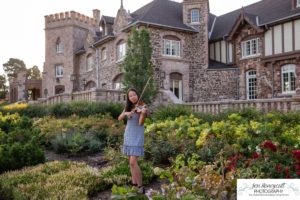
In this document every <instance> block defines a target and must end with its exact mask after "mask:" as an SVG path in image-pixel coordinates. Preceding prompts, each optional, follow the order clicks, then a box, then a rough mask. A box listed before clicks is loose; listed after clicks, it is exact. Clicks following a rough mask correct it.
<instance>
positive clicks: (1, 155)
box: [0, 114, 45, 172]
mask: <svg viewBox="0 0 300 200" xmlns="http://www.w3.org/2000/svg"><path fill="white" fill-rule="evenodd" d="M0 128H1V129H0V130H1V131H0V172H3V171H7V170H14V169H20V168H22V167H24V166H29V165H36V164H38V163H41V162H44V161H45V156H44V152H43V151H42V149H41V148H40V145H39V140H38V135H39V131H38V130H37V129H34V128H33V126H32V120H31V119H29V118H28V117H20V116H19V115H18V114H13V115H9V114H8V115H5V116H2V114H1V116H0Z"/></svg>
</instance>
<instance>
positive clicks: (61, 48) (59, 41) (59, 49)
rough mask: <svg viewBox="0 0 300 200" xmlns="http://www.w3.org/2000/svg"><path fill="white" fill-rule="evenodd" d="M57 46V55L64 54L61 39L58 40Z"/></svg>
mask: <svg viewBox="0 0 300 200" xmlns="http://www.w3.org/2000/svg"><path fill="white" fill-rule="evenodd" d="M55 46H56V53H57V54H60V53H62V52H63V46H62V42H61V40H60V38H58V39H57V40H56V43H55Z"/></svg>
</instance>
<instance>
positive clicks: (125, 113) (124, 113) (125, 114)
mask: <svg viewBox="0 0 300 200" xmlns="http://www.w3.org/2000/svg"><path fill="white" fill-rule="evenodd" d="M131 115H132V112H125V109H124V110H123V112H122V113H121V114H120V115H119V117H118V120H119V121H120V120H123V119H124V118H125V117H126V116H127V117H130V116H131Z"/></svg>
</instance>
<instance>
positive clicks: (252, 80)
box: [246, 70, 257, 99]
mask: <svg viewBox="0 0 300 200" xmlns="http://www.w3.org/2000/svg"><path fill="white" fill-rule="evenodd" d="M246 76H247V77H246V79H247V99H257V85H256V71H255V70H250V71H248V72H247V75H246Z"/></svg>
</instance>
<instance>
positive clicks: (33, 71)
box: [27, 65, 42, 80]
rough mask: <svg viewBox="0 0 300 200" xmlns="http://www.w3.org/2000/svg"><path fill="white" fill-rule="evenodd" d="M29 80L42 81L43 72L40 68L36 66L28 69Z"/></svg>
mask: <svg viewBox="0 0 300 200" xmlns="http://www.w3.org/2000/svg"><path fill="white" fill-rule="evenodd" d="M27 78H28V79H29V80H40V79H42V77H41V71H40V69H39V68H38V66H36V65H34V66H33V67H32V68H29V69H27Z"/></svg>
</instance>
